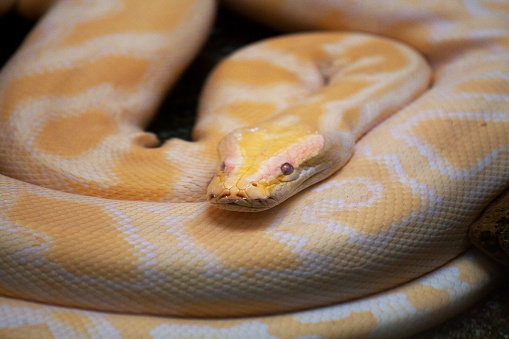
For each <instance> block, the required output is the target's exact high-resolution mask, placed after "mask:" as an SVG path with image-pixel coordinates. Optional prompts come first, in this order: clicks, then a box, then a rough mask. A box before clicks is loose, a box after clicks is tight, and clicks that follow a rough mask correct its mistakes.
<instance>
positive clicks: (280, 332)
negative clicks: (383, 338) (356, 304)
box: [267, 311, 378, 338]
mask: <svg viewBox="0 0 509 339" xmlns="http://www.w3.org/2000/svg"><path fill="white" fill-rule="evenodd" d="M289 318H290V317H289ZM290 319H291V323H290V324H288V325H287V326H279V323H278V321H277V320H271V319H270V318H269V320H268V321H267V322H268V323H269V324H270V325H271V326H270V327H269V333H270V334H272V335H274V336H276V337H278V338H295V337H297V336H303V337H304V336H307V335H309V336H312V337H314V336H316V335H318V336H321V337H323V338H336V337H337V338H367V337H368V336H369V333H370V332H371V330H373V329H374V328H375V327H376V326H377V324H378V321H377V319H376V317H375V316H374V315H373V313H371V312H367V311H365V312H352V314H350V315H349V316H346V317H344V318H343V319H339V320H333V321H320V322H300V321H298V320H296V319H295V318H293V317H291V318H290ZM290 319H285V320H286V321H288V320H290ZM352 324H355V326H352Z"/></svg>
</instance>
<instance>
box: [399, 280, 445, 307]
mask: <svg viewBox="0 0 509 339" xmlns="http://www.w3.org/2000/svg"><path fill="white" fill-rule="evenodd" d="M406 295H407V299H408V301H410V302H411V303H412V305H414V307H415V308H416V309H417V310H419V311H424V310H426V309H437V308H438V307H439V306H441V307H443V306H446V305H447V304H449V294H448V293H447V291H446V290H439V289H436V288H434V287H432V286H426V285H418V286H416V287H415V288H408V289H407V290H406Z"/></svg>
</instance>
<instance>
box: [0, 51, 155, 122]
mask: <svg viewBox="0 0 509 339" xmlns="http://www.w3.org/2000/svg"><path fill="white" fill-rule="evenodd" d="M148 68H149V65H148V62H147V61H145V60H139V59H135V58H133V57H126V56H105V57H102V58H100V59H98V60H94V61H83V62H82V63H79V64H76V65H75V67H72V68H61V69H58V70H51V71H46V72H40V73H37V74H33V75H30V76H26V77H23V78H19V79H15V80H12V81H11V82H10V83H9V86H8V87H7V88H6V90H5V92H4V96H3V98H4V100H3V105H2V107H1V109H2V111H4V112H9V111H11V110H13V109H14V108H15V107H16V106H17V105H18V103H19V102H20V101H23V100H28V99H38V98H44V97H55V96H71V95H75V94H78V93H80V92H84V91H85V90H88V89H89V88H91V87H94V86H98V85H100V84H104V83H108V84H111V85H112V86H113V87H114V88H118V89H122V90H132V89H135V87H136V86H137V85H138V84H139V83H140V81H141V80H143V78H144V76H145V74H146V73H147V71H148ZM112 69H114V70H115V72H112ZM7 117H8V115H3V118H7Z"/></svg>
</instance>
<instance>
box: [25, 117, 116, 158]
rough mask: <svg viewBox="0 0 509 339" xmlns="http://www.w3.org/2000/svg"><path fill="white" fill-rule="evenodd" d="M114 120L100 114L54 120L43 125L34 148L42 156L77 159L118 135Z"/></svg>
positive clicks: (51, 119)
mask: <svg viewBox="0 0 509 339" xmlns="http://www.w3.org/2000/svg"><path fill="white" fill-rule="evenodd" d="M117 129H118V126H117V125H116V123H115V121H114V120H113V118H112V117H111V116H110V115H109V114H107V113H102V112H87V113H84V114H81V115H78V116H62V117H58V116H53V117H50V118H48V119H47V120H46V121H45V124H44V125H43V127H42V129H41V131H40V132H39V133H38V134H37V136H36V138H35V141H34V146H35V147H36V148H38V149H40V150H41V151H43V152H45V153H49V154H51V155H58V156H61V157H76V156H79V155H80V154H81V153H83V152H85V151H87V150H90V149H93V148H95V147H97V146H98V145H99V144H100V143H101V142H102V141H103V140H104V139H105V138H106V137H108V136H110V135H112V134H114V133H116V132H117Z"/></svg>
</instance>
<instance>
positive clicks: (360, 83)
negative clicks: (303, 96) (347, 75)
mask: <svg viewBox="0 0 509 339" xmlns="http://www.w3.org/2000/svg"><path fill="white" fill-rule="evenodd" d="M371 85H372V82H370V81H368V80H358V79H355V80H354V79H343V80H341V82H338V83H335V84H331V85H329V86H326V87H323V88H322V90H320V91H318V92H317V93H316V94H317V95H322V97H321V98H322V100H321V103H322V104H324V103H328V102H332V101H339V100H345V99H348V98H350V97H351V96H353V95H355V94H358V93H359V92H361V91H362V90H363V89H365V88H367V87H369V86H371ZM315 119H316V117H315Z"/></svg>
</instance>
